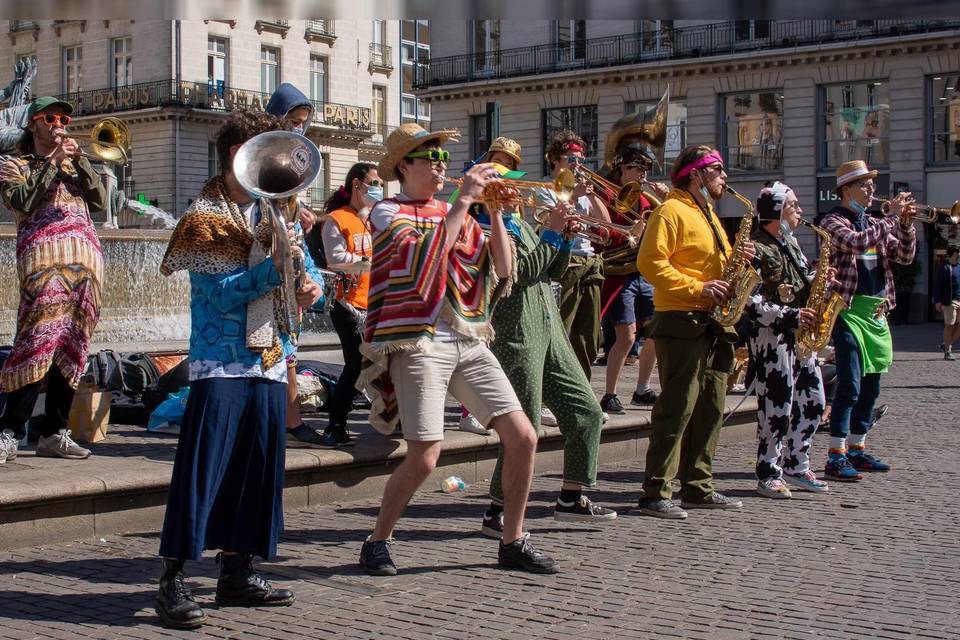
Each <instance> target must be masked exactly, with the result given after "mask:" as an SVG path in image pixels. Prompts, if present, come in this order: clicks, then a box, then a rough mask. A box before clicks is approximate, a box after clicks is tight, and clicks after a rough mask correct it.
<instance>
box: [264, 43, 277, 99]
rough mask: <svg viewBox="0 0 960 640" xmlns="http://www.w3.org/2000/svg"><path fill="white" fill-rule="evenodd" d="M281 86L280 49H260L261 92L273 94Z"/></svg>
mask: <svg viewBox="0 0 960 640" xmlns="http://www.w3.org/2000/svg"><path fill="white" fill-rule="evenodd" d="M278 86H280V49H276V48H274V47H260V92H261V93H273V92H274V91H276V90H277V87H278Z"/></svg>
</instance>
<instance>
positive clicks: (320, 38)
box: [303, 20, 337, 44]
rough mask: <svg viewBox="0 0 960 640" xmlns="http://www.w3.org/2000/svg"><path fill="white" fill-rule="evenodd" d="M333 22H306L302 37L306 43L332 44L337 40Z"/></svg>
mask: <svg viewBox="0 0 960 640" xmlns="http://www.w3.org/2000/svg"><path fill="white" fill-rule="evenodd" d="M334 25H335V21H334V20H307V27H306V29H305V30H304V32H303V37H304V38H306V40H307V41H308V42H313V41H317V42H326V43H327V44H333V41H334V40H336V39H337V32H336V29H335V28H334Z"/></svg>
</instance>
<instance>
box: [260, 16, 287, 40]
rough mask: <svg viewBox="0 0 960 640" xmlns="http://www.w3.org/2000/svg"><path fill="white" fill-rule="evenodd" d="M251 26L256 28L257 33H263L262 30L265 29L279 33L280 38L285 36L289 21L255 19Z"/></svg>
mask: <svg viewBox="0 0 960 640" xmlns="http://www.w3.org/2000/svg"><path fill="white" fill-rule="evenodd" d="M253 28H254V29H256V30H257V33H258V34H263V32H264V31H267V32H269V33H279V34H280V37H281V38H286V37H287V32H288V31H290V21H289V20H257V21H256V23H255V24H254V25H253Z"/></svg>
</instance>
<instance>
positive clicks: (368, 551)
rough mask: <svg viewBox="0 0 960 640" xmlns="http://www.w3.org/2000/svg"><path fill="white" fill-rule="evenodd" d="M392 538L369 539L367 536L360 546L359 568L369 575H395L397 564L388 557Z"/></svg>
mask: <svg viewBox="0 0 960 640" xmlns="http://www.w3.org/2000/svg"><path fill="white" fill-rule="evenodd" d="M392 542H393V540H392V539H391V540H371V539H370V538H367V539H366V540H365V541H364V543H363V547H361V548H360V568H362V569H363V570H364V571H366V572H367V573H368V574H370V575H371V576H395V575H397V565H395V564H393V558H391V557H390V544H391V543H392Z"/></svg>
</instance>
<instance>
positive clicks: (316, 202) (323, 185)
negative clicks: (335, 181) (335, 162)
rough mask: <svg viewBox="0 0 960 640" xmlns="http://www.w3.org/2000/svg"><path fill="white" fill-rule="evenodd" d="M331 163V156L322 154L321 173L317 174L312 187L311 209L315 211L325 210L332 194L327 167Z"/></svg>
mask: <svg viewBox="0 0 960 640" xmlns="http://www.w3.org/2000/svg"><path fill="white" fill-rule="evenodd" d="M329 162H330V154H328V153H321V154H320V172H319V173H317V178H316V180H314V181H313V184H312V185H311V186H310V208H311V209H313V210H314V211H319V210H321V209H323V205H324V203H325V202H326V201H327V196H328V194H329V192H330V185H329V184H328V182H327V177H328V176H327V166H328V165H329Z"/></svg>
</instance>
